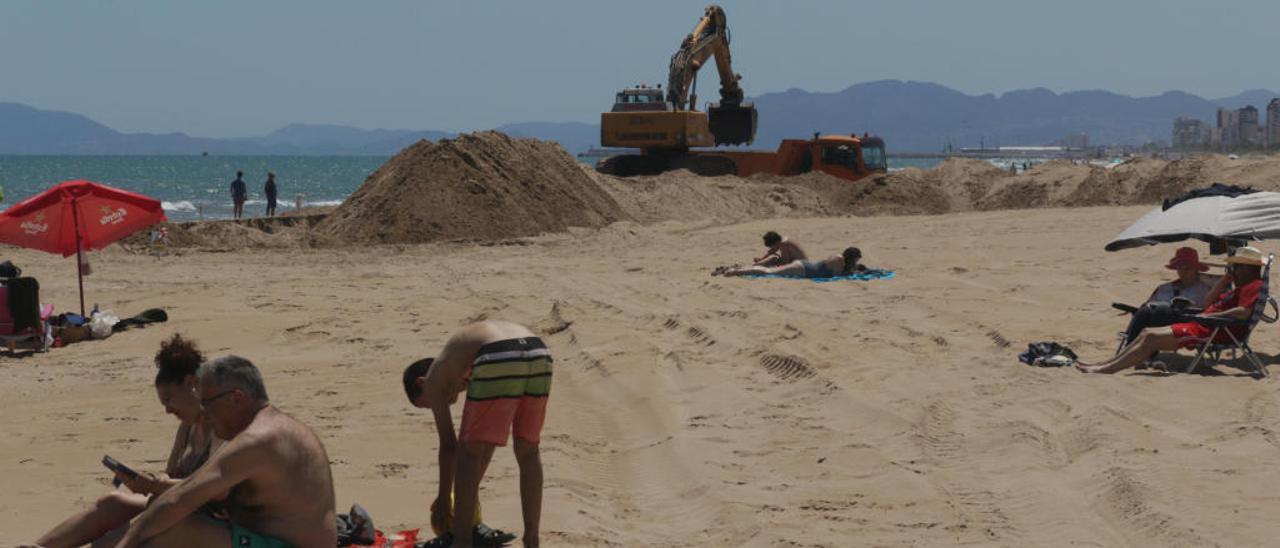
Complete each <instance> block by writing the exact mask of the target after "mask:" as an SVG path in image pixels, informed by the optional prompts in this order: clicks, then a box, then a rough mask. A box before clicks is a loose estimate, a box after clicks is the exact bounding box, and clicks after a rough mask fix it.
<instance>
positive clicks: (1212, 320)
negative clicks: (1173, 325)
mask: <svg viewBox="0 0 1280 548" xmlns="http://www.w3.org/2000/svg"><path fill="white" fill-rule="evenodd" d="M1187 321H1191V322H1195V323H1198V324H1200V325H1204V326H1208V327H1232V326H1237V325H1249V320H1239V319H1236V318H1216V317H1209V316H1201V315H1199V314H1196V315H1192V316H1187Z"/></svg>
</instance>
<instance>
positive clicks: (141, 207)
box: [0, 181, 165, 257]
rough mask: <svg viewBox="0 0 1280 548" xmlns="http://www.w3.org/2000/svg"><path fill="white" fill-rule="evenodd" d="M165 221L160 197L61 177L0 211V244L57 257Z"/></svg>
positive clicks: (103, 245)
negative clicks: (47, 188) (78, 239)
mask: <svg viewBox="0 0 1280 548" xmlns="http://www.w3.org/2000/svg"><path fill="white" fill-rule="evenodd" d="M163 220H165V216H164V209H163V208H161V207H160V200H156V199H154V198H149V197H147V196H143V195H141V194H137V193H134V192H129V191H127V190H120V189H118V188H113V187H109V186H107V185H103V184H98V183H95V182H92V181H66V182H63V183H59V184H57V185H55V186H54V187H53V188H50V189H49V190H46V191H44V192H41V193H40V194H37V195H35V196H32V197H30V198H27V199H26V200H23V201H21V202H18V203H17V204H14V206H13V207H10V208H9V209H7V210H5V211H4V212H3V213H0V242H3V243H7V244H13V245H16V246H20V247H25V248H28V249H39V250H41V251H47V252H49V253H61V254H62V256H63V257H67V256H70V255H75V253H76V232H77V226H78V227H79V233H80V249H82V250H85V251H92V250H95V249H102V248H104V247H106V246H108V245H110V244H111V243H112V242H115V241H116V240H119V239H121V238H124V237H125V236H128V235H130V234H133V233H134V232H137V231H139V230H142V229H144V228H146V227H149V226H151V225H153V224H156V223H158V222H160V221H163Z"/></svg>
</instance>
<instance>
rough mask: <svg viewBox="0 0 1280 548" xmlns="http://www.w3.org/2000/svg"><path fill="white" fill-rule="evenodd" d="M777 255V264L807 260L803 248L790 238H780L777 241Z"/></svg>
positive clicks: (807, 257)
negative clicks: (780, 239) (779, 240)
mask: <svg viewBox="0 0 1280 548" xmlns="http://www.w3.org/2000/svg"><path fill="white" fill-rule="evenodd" d="M778 257H779V261H778V264H787V263H789V262H792V261H807V260H809V256H808V255H805V253H804V248H802V247H800V244H797V243H795V242H793V241H791V240H790V239H786V240H782V241H781V242H779V243H778Z"/></svg>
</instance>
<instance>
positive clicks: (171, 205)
mask: <svg viewBox="0 0 1280 548" xmlns="http://www.w3.org/2000/svg"><path fill="white" fill-rule="evenodd" d="M160 207H161V208H163V209H164V210H165V211H195V210H196V205H195V204H193V203H191V202H189V201H187V200H179V201H177V202H164V201H162V202H160Z"/></svg>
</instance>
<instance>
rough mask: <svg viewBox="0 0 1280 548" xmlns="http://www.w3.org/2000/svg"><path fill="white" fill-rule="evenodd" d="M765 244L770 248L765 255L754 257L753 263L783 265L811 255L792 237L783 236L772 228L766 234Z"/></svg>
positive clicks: (758, 264)
mask: <svg viewBox="0 0 1280 548" xmlns="http://www.w3.org/2000/svg"><path fill="white" fill-rule="evenodd" d="M764 246H765V247H767V248H769V249H768V250H767V251H765V254H764V256H763V257H760V258H758V259H753V260H752V263H751V264H752V265H754V266H782V265H785V264H789V263H791V262H794V261H807V260H809V256H808V255H805V253H804V249H803V248H801V247H800V244H797V243H795V242H793V241H792V240H791V238H783V237H782V236H781V235H780V234H778V233H777V232H774V231H772V230H770V231H769V232H766V233H765V234H764Z"/></svg>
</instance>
